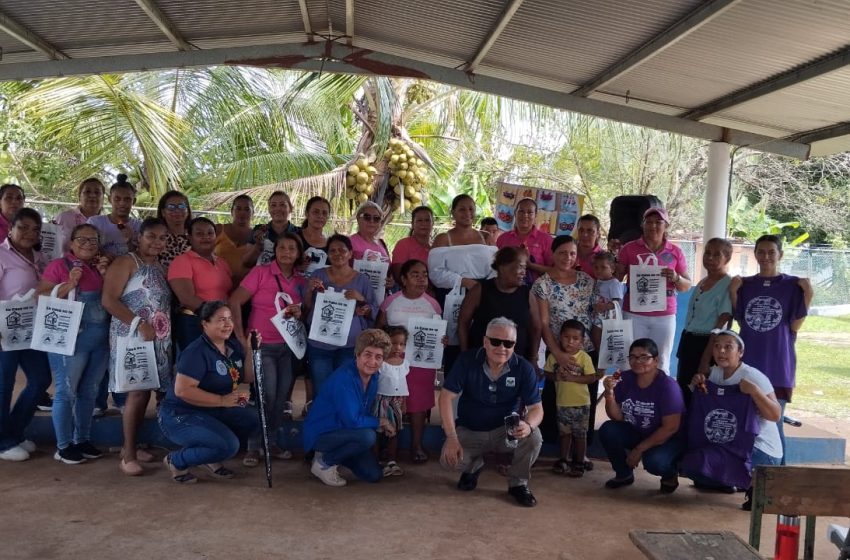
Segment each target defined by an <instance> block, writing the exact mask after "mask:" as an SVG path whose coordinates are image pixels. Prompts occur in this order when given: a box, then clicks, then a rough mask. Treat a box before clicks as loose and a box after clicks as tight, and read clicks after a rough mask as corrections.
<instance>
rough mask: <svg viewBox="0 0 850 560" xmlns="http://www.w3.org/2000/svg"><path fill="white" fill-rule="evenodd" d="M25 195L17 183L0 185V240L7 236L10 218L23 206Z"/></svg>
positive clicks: (10, 225)
mask: <svg viewBox="0 0 850 560" xmlns="http://www.w3.org/2000/svg"><path fill="white" fill-rule="evenodd" d="M25 201H26V196H25V195H24V189H22V188H21V187H20V186H19V185H14V184H12V183H6V184H5V185H3V186H0V241H2V240H3V239H6V237H8V236H9V230H10V229H11V227H12V218H13V217H14V216H15V214H17V213H18V210H20V209H21V208H23V207H24V202H25Z"/></svg>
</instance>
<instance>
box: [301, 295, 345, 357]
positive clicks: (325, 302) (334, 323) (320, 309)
mask: <svg viewBox="0 0 850 560" xmlns="http://www.w3.org/2000/svg"><path fill="white" fill-rule="evenodd" d="M344 294H345V292H343V291H336V290H334V289H333V288H330V287H328V288H326V289H325V291H324V292H319V294H318V295H317V296H316V301H315V302H314V303H313V305H314V311H313V322H312V324H311V325H310V336H309V338H310V340H313V341H315V342H324V343H325V344H330V345H332V346H339V347H343V346H345V345H346V344H348V333H349V332H350V331H351V320H352V319H353V318H354V308H355V307H356V306H357V301H355V300H353V299H346V298H345V295H344Z"/></svg>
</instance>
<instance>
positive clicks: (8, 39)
mask: <svg viewBox="0 0 850 560" xmlns="http://www.w3.org/2000/svg"><path fill="white" fill-rule="evenodd" d="M31 50H32V49H31V48H30V47H28V46H27V45H25V44H23V43H19V42H18V41H17V39H15V38H14V37H12V36H11V35H6V34H5V33H3V32H2V31H0V53H2V55H3V56H4V57H5V56H6V55H7V54H9V53H19V52H27V51H31Z"/></svg>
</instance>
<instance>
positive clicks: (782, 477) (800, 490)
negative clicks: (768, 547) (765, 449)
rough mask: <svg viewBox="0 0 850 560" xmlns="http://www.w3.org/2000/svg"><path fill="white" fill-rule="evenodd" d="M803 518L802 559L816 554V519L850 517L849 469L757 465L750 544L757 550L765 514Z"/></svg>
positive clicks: (754, 480)
mask: <svg viewBox="0 0 850 560" xmlns="http://www.w3.org/2000/svg"><path fill="white" fill-rule="evenodd" d="M766 513H768V514H776V515H780V514H781V515H799V516H805V518H806V523H805V526H806V530H805V539H804V545H803V558H804V559H805V560H813V559H814V557H815V519H816V518H817V516H819V515H828V516H838V517H850V469H847V468H843V467H756V471H755V475H754V477H753V511H752V517H751V518H750V545H752V546H753V548H755V549H756V550H758V549H759V544H760V541H761V518H762V515H764V514H766Z"/></svg>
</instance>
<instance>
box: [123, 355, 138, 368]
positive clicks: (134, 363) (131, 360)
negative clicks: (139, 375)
mask: <svg viewBox="0 0 850 560" xmlns="http://www.w3.org/2000/svg"><path fill="white" fill-rule="evenodd" d="M137 367H139V365H138V360H137V358H136V353H135V352H127V355H126V356H124V369H136V368H137Z"/></svg>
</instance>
